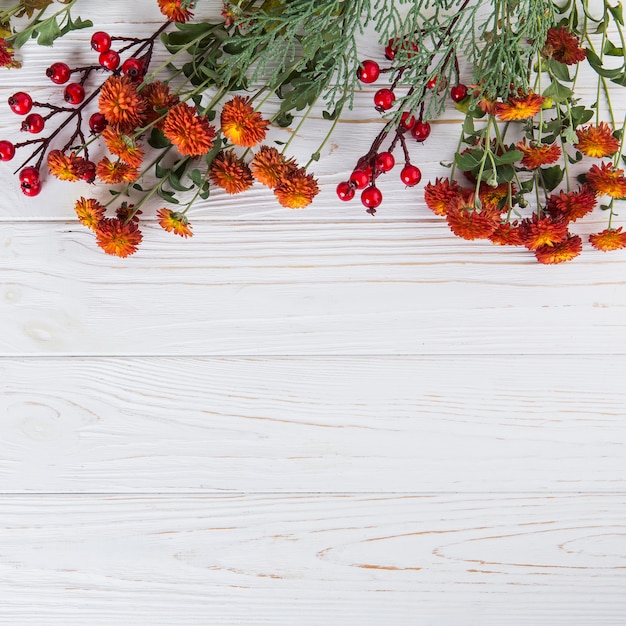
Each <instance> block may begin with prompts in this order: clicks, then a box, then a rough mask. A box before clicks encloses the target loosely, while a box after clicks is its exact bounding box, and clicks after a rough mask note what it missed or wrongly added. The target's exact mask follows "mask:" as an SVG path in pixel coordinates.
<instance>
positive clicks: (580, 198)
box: [546, 185, 597, 222]
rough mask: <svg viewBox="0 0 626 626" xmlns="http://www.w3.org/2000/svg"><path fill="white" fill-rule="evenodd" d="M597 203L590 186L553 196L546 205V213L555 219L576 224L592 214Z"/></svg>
mask: <svg viewBox="0 0 626 626" xmlns="http://www.w3.org/2000/svg"><path fill="white" fill-rule="evenodd" d="M596 203H597V199H596V194H595V193H594V192H593V191H592V189H591V188H590V187H589V185H583V186H582V187H581V188H580V189H579V190H578V191H570V192H569V193H565V192H564V191H561V192H560V193H559V194H558V195H556V194H553V195H551V196H550V197H549V198H548V202H547V204H546V212H547V213H548V215H549V216H550V217H552V218H554V219H564V220H565V221H569V222H575V221H576V220H578V219H580V218H581V217H584V216H585V215H587V213H591V211H593V209H594V207H595V206H596Z"/></svg>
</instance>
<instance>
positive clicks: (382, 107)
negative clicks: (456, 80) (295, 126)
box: [337, 39, 468, 215]
mask: <svg viewBox="0 0 626 626" xmlns="http://www.w3.org/2000/svg"><path fill="white" fill-rule="evenodd" d="M400 47H402V49H403V50H404V51H407V58H410V57H411V55H412V54H413V53H414V52H417V51H418V46H417V44H416V43H415V42H410V41H408V40H407V39H404V40H401V41H398V40H396V39H390V40H389V42H388V43H387V46H386V47H385V58H387V59H388V60H390V61H392V60H393V59H395V57H396V54H397V52H398V50H399V49H400ZM390 71H392V68H382V69H381V67H380V65H379V64H378V63H377V62H376V61H373V60H371V59H367V60H365V61H362V62H361V66H360V67H359V69H358V70H357V78H358V79H359V80H360V81H361V82H362V83H365V84H371V83H375V82H376V81H377V80H378V79H379V78H380V75H381V74H382V73H386V72H390ZM394 71H395V72H396V76H395V79H394V81H393V82H392V84H391V85H390V87H383V88H382V89H379V90H378V91H377V92H376V93H375V94H374V107H375V109H376V110H377V111H378V112H379V113H381V114H385V113H387V112H388V111H391V110H392V109H393V108H394V106H396V103H397V97H396V91H395V90H396V88H397V85H398V83H399V81H400V78H401V76H402V73H403V71H404V69H403V68H402V67H400V68H396V69H395V70H394ZM426 87H427V89H435V88H436V87H437V88H442V87H443V86H442V85H438V81H437V77H434V78H432V79H430V80H429V81H428V83H427V85H426ZM467 96H468V90H467V87H466V86H465V85H463V84H457V85H455V86H454V87H452V89H451V90H450V97H451V98H452V100H453V101H454V102H457V103H458V102H461V101H462V100H464V99H465V98H467ZM423 116H424V102H423V101H422V105H421V107H420V111H419V113H418V115H417V116H415V115H414V114H413V112H410V111H403V112H402V113H401V115H400V117H399V121H398V123H397V125H396V127H395V128H392V129H389V128H385V129H383V130H382V131H381V132H380V133H379V134H378V136H377V137H376V138H375V139H374V141H373V143H372V145H371V147H370V149H369V151H368V152H367V154H365V155H363V156H361V157H360V158H359V159H358V161H357V163H356V167H355V168H354V170H353V172H352V173H351V174H350V178H349V179H348V180H347V181H343V182H341V183H339V184H338V185H337V196H338V197H339V199H340V200H343V201H345V202H347V201H349V200H352V199H353V198H354V196H355V195H356V192H357V190H360V191H361V202H362V203H363V205H364V206H365V207H366V208H367V212H368V213H370V214H371V215H374V214H375V213H376V208H377V207H379V206H380V205H381V203H382V201H383V194H382V192H381V191H380V189H379V188H378V187H377V186H376V179H377V178H378V177H379V176H380V175H381V174H385V173H387V172H389V171H391V170H392V169H393V168H394V167H395V165H396V159H395V157H394V155H393V153H394V150H395V148H396V147H397V146H398V144H399V145H400V146H401V149H402V152H403V165H402V169H401V170H400V180H401V181H402V182H403V183H404V184H405V185H406V186H407V187H414V186H415V185H417V184H418V183H419V182H420V180H421V178H422V173H421V171H420V169H419V168H418V167H417V166H415V165H413V164H412V163H411V159H410V154H409V148H408V145H407V140H406V136H407V135H409V136H411V137H412V138H413V139H414V140H415V141H417V142H419V143H422V142H424V141H425V140H426V139H428V137H429V136H430V132H431V127H430V124H429V123H428V122H427V121H425V120H424V119H423ZM392 131H393V132H394V134H393V136H392V138H391V142H390V143H389V146H388V147H387V149H386V150H382V151H381V147H382V145H383V143H384V142H385V140H386V139H387V138H388V136H389V135H390V133H391V132H392Z"/></svg>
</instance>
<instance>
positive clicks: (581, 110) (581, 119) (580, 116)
mask: <svg viewBox="0 0 626 626" xmlns="http://www.w3.org/2000/svg"><path fill="white" fill-rule="evenodd" d="M570 112H571V116H572V126H574V127H576V126H580V125H581V124H585V123H586V122H588V121H589V120H590V119H591V118H592V117H593V116H594V112H593V111H592V110H591V109H587V108H585V107H584V106H576V107H572V108H571V110H570Z"/></svg>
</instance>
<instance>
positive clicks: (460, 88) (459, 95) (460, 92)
mask: <svg viewBox="0 0 626 626" xmlns="http://www.w3.org/2000/svg"><path fill="white" fill-rule="evenodd" d="M450 97H451V98H452V99H453V100H454V101H455V102H461V100H464V99H465V98H466V97H467V87H466V86H465V85H455V86H454V87H452V89H450Z"/></svg>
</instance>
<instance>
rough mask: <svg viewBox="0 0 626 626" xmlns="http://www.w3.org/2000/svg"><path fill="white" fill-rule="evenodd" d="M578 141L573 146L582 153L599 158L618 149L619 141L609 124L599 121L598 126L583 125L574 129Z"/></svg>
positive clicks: (609, 154)
mask: <svg viewBox="0 0 626 626" xmlns="http://www.w3.org/2000/svg"><path fill="white" fill-rule="evenodd" d="M576 134H577V135H578V143H575V144H574V148H577V149H578V150H580V151H581V152H582V153H583V154H584V155H586V156H590V157H595V158H597V159H601V158H603V157H607V156H611V155H612V154H615V153H616V152H617V151H618V150H619V141H618V140H617V139H616V138H615V137H614V136H613V133H612V132H611V129H610V127H609V125H608V124H607V123H606V122H600V124H598V126H593V125H590V126H584V127H583V128H581V129H579V130H577V131H576Z"/></svg>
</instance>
